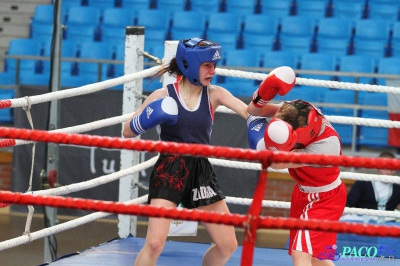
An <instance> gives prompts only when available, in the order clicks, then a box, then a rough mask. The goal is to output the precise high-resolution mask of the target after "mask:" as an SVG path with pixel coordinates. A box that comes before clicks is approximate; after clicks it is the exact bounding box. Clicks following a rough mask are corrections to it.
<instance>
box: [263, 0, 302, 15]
mask: <svg viewBox="0 0 400 266" xmlns="http://www.w3.org/2000/svg"><path fill="white" fill-rule="evenodd" d="M294 12H295V1H293V0H268V1H264V2H263V3H262V4H261V13H262V14H265V15H273V16H277V17H281V18H283V17H286V16H290V15H294Z"/></svg>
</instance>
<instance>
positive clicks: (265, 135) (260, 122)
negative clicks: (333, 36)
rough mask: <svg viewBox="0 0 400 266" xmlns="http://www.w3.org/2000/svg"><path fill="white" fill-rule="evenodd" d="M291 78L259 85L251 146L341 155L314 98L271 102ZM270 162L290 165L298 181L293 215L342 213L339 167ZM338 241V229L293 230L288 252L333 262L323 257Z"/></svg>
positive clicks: (308, 261)
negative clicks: (314, 103)
mask: <svg viewBox="0 0 400 266" xmlns="http://www.w3.org/2000/svg"><path fill="white" fill-rule="evenodd" d="M288 73H289V72H288ZM288 73H286V74H287V75H285V76H286V77H288V76H289V74H288ZM292 74H293V73H292ZM281 77H282V74H281ZM294 79H295V78H294ZM291 81H292V80H291V79H290V78H289V79H286V80H282V79H275V83H274V85H271V86H270V87H263V88H262V89H263V92H260V88H259V89H258V92H257V91H256V93H255V96H254V97H253V101H252V102H251V103H250V104H249V105H248V108H247V110H248V112H249V113H250V114H251V116H250V117H249V118H248V126H249V134H248V136H249V144H250V146H251V148H253V149H265V148H266V149H271V150H275V151H288V152H296V153H307V154H324V155H341V153H342V151H341V142H340V138H339V135H338V134H337V132H336V131H335V129H334V128H333V127H332V125H331V124H330V123H329V122H328V121H327V120H326V119H325V117H324V116H323V114H322V113H321V112H320V111H319V110H318V109H317V108H316V107H314V106H313V105H312V104H309V103H307V102H305V101H302V100H295V101H290V102H285V103H283V104H281V105H278V106H280V107H277V105H276V104H270V103H268V102H269V101H270V100H271V99H272V98H273V97H274V96H275V95H276V94H277V93H280V92H282V93H287V91H288V90H290V84H292V83H291ZM288 84H289V86H288ZM265 95H267V96H265ZM263 97H264V98H263ZM260 103H261V104H260ZM260 116H261V117H260ZM263 116H267V117H263ZM268 117H269V118H268ZM260 129H261V130H260ZM271 168H273V169H284V168H288V170H289V174H290V176H291V177H292V178H293V179H294V180H296V181H297V186H295V188H294V190H293V194H292V199H291V207H290V217H293V218H300V219H304V220H308V219H327V220H332V221H338V220H339V219H340V217H341V215H342V213H343V210H344V208H345V204H346V188H345V185H344V184H343V183H342V181H341V180H340V178H339V174H340V169H339V168H338V167H336V166H317V165H303V164H294V163H272V164H271ZM334 247H336V233H331V232H321V231H311V230H291V231H290V246H289V254H290V255H291V256H292V260H293V264H294V265H295V266H300V265H301V266H303V265H310V266H311V265H313V266H317V265H321V266H322V265H334V263H333V262H332V261H331V260H321V259H319V258H321V257H322V256H320V254H322V253H323V252H324V250H325V249H326V248H334Z"/></svg>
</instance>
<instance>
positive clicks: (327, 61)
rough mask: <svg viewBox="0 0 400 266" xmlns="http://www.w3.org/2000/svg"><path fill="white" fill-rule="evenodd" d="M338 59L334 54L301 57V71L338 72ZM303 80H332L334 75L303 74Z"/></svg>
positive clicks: (313, 54)
mask: <svg viewBox="0 0 400 266" xmlns="http://www.w3.org/2000/svg"><path fill="white" fill-rule="evenodd" d="M336 65H337V58H336V56H334V55H332V54H322V53H310V54H304V55H302V56H301V57H300V69H302V70H315V71H336ZM300 77H302V78H312V79H324V80H332V79H334V76H332V75H317V74H315V75H312V74H301V75H300Z"/></svg>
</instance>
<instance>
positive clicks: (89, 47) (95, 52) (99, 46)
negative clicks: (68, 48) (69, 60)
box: [79, 42, 114, 60]
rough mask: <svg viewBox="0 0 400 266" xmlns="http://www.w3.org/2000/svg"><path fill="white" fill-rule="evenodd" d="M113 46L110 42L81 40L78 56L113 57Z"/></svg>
mask: <svg viewBox="0 0 400 266" xmlns="http://www.w3.org/2000/svg"><path fill="white" fill-rule="evenodd" d="M113 54H114V46H113V45H112V44H110V43H107V42H106V43H100V42H83V43H81V45H80V47H79V57H80V58H93V59H106V60H111V59H113Z"/></svg>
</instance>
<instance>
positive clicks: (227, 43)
mask: <svg viewBox="0 0 400 266" xmlns="http://www.w3.org/2000/svg"><path fill="white" fill-rule="evenodd" d="M207 39H208V40H210V41H213V42H217V43H219V44H220V45H221V46H222V49H224V50H234V49H238V46H239V36H238V34H237V33H236V32H232V33H230V32H209V33H207Z"/></svg>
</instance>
